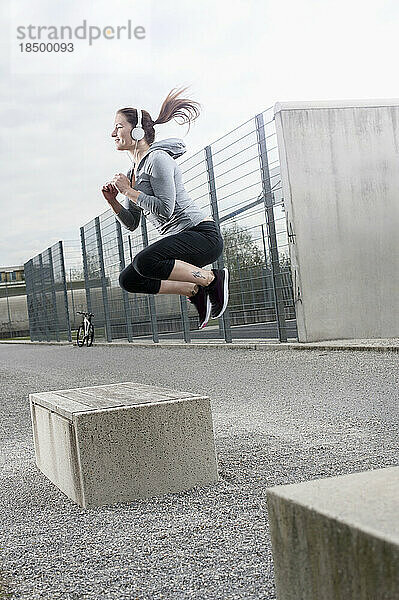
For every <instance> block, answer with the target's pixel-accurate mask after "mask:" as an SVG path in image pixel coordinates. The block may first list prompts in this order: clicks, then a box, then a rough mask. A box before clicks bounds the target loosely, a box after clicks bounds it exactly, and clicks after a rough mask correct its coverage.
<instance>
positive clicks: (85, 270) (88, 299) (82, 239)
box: [80, 227, 93, 313]
mask: <svg viewBox="0 0 399 600" xmlns="http://www.w3.org/2000/svg"><path fill="white" fill-rule="evenodd" d="M80 243H81V246H82V260H83V274H84V278H85V288H86V304H87V312H89V313H91V312H93V311H92V307H91V295H90V284H89V270H88V268H87V253H86V240H85V229H84V227H81V228H80Z"/></svg>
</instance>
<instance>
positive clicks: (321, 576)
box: [267, 467, 399, 600]
mask: <svg viewBox="0 0 399 600" xmlns="http://www.w3.org/2000/svg"><path fill="white" fill-rule="evenodd" d="M267 496H268V510H269V523H270V530H271V539H272V545H273V558H274V568H275V579H276V588H277V598H278V600H397V599H398V598H399V468H398V467H393V468H387V469H378V470H375V471H366V472H363V473H355V474H352V475H344V476H340V477H330V478H328V479H317V480H315V481H310V482H306V483H300V484H295V485H284V486H277V487H273V488H270V489H269V490H268V491H267Z"/></svg>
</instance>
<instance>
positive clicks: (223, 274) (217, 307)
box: [205, 268, 229, 319]
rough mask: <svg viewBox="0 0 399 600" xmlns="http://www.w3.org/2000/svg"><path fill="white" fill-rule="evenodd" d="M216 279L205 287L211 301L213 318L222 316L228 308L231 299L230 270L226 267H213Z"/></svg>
mask: <svg viewBox="0 0 399 600" xmlns="http://www.w3.org/2000/svg"><path fill="white" fill-rule="evenodd" d="M212 271H213V274H214V275H215V279H214V280H213V281H212V283H211V284H210V285H208V286H207V287H206V288H205V289H206V290H207V292H208V296H209V300H210V301H211V314H212V318H213V319H217V318H218V317H220V316H221V315H222V314H223V313H224V311H225V310H226V306H227V303H228V301H229V272H228V270H227V269H226V268H224V269H212Z"/></svg>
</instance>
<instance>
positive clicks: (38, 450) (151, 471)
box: [29, 382, 218, 508]
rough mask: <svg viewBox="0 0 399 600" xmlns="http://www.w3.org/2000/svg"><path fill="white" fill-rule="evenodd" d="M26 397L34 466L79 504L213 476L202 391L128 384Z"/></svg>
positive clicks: (173, 488)
mask: <svg viewBox="0 0 399 600" xmlns="http://www.w3.org/2000/svg"><path fill="white" fill-rule="evenodd" d="M29 400H30V408H31V417H32V426H33V436H34V445H35V454H36V464H37V466H38V468H39V469H40V470H41V471H42V472H43V473H44V474H45V475H46V476H47V477H48V478H49V479H50V480H51V481H52V482H53V483H54V484H55V485H56V486H57V487H58V488H59V489H60V490H62V491H63V492H64V493H65V494H66V495H67V496H68V497H69V498H71V499H72V500H73V501H75V502H76V503H77V504H79V505H80V506H82V507H84V508H88V507H92V506H101V505H105V504H113V503H115V502H126V501H130V500H134V499H136V498H143V497H150V496H156V495H161V494H165V493H169V492H179V491H183V490H187V489H190V488H192V487H194V486H202V485H207V484H211V483H215V482H216V481H217V480H218V474H217V462H216V452H215V443H214V434H213V424H212V414H211V408H210V400H209V398H208V397H207V396H197V395H195V394H190V393H185V392H178V391H174V390H170V389H166V388H159V387H154V386H149V385H143V384H139V383H132V382H127V383H119V384H112V385H100V386H95V387H85V388H79V389H69V390H57V391H53V392H44V393H34V394H30V395H29Z"/></svg>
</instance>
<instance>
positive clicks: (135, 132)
mask: <svg viewBox="0 0 399 600" xmlns="http://www.w3.org/2000/svg"><path fill="white" fill-rule="evenodd" d="M136 110H137V125H136V127H133V129H132V131H131V132H130V135H131V136H132V139H133V140H135V141H136V142H139V141H140V140H142V139H143V137H144V136H145V131H144V129H143V128H142V126H141V119H142V114H141V109H140V108H137V109H136Z"/></svg>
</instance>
